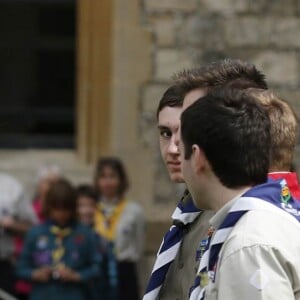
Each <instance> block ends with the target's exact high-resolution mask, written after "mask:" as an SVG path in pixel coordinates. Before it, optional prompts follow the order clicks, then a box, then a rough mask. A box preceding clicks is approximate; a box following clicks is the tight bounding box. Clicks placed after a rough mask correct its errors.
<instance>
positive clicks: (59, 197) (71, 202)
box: [43, 178, 76, 218]
mask: <svg viewBox="0 0 300 300" xmlns="http://www.w3.org/2000/svg"><path fill="white" fill-rule="evenodd" d="M52 209H62V210H69V211H71V212H72V218H75V216H76V193H75V189H74V188H73V186H72V185H71V183H70V182H69V181H68V180H66V179H63V178H62V179H58V180H57V181H55V182H53V183H52V184H51V185H50V188H49V191H48V192H47V194H46V197H45V203H44V211H43V214H44V215H45V217H49V214H50V211H51V210H52Z"/></svg>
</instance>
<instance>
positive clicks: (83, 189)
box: [76, 184, 98, 202]
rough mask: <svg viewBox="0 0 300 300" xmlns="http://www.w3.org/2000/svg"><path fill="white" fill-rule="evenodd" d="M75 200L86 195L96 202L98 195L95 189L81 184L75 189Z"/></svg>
mask: <svg viewBox="0 0 300 300" xmlns="http://www.w3.org/2000/svg"><path fill="white" fill-rule="evenodd" d="M76 195H77V200H78V198H80V197H87V198H90V199H92V200H94V201H95V202H97V199H98V196H97V192H96V190H95V189H94V188H93V187H92V186H91V185H88V184H82V185H80V186H78V187H77V189H76Z"/></svg>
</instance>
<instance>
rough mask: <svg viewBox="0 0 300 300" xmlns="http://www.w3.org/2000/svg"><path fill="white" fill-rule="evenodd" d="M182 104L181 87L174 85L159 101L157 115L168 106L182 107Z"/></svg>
mask: <svg viewBox="0 0 300 300" xmlns="http://www.w3.org/2000/svg"><path fill="white" fill-rule="evenodd" d="M182 105H183V96H182V93H181V89H180V88H179V87H178V86H177V85H172V86H170V87H169V88H168V89H167V90H166V91H165V92H164V94H163V96H162V98H161V100H160V101H159V104H158V108H157V111H156V117H157V118H158V115H159V113H160V112H161V111H162V110H163V109H164V108H165V107H167V106H169V107H182Z"/></svg>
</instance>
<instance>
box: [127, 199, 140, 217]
mask: <svg viewBox="0 0 300 300" xmlns="http://www.w3.org/2000/svg"><path fill="white" fill-rule="evenodd" d="M127 209H128V210H130V211H132V212H135V213H137V214H142V213H143V208H142V206H141V205H140V204H139V203H137V202H135V201H130V200H129V201H128V202H127Z"/></svg>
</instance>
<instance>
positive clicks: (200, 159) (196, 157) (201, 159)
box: [191, 145, 207, 174]
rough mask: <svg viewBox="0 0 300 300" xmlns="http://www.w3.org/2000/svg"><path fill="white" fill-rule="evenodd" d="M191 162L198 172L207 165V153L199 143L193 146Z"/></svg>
mask: <svg viewBox="0 0 300 300" xmlns="http://www.w3.org/2000/svg"><path fill="white" fill-rule="evenodd" d="M191 164H192V167H193V169H194V171H195V172H196V173H197V174H199V173H201V172H202V171H203V170H204V169H205V167H206V165H207V159H206V156H205V153H204V151H203V150H202V149H201V148H200V147H199V146H198V145H193V146H192V156H191Z"/></svg>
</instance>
